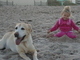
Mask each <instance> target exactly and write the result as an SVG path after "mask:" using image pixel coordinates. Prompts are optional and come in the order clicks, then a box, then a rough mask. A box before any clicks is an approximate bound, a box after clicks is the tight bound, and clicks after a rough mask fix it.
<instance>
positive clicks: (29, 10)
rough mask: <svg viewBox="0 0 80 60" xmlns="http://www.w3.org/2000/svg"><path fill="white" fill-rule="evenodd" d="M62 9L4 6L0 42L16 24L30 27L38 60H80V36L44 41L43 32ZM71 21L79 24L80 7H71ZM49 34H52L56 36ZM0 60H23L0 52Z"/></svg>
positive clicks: (55, 7) (11, 54) (54, 7)
mask: <svg viewBox="0 0 80 60" xmlns="http://www.w3.org/2000/svg"><path fill="white" fill-rule="evenodd" d="M63 7H64V6H13V7H12V6H3V7H0V38H2V36H3V35H4V34H5V33H6V32H8V31H13V30H14V27H15V24H16V23H19V22H25V23H29V24H31V25H32V27H33V32H32V38H33V42H34V45H35V47H36V49H37V50H39V51H38V59H39V60H80V34H79V33H77V32H76V31H74V32H76V34H77V35H78V38H77V39H70V38H68V37H67V36H63V37H61V38H57V37H52V38H46V34H47V33H46V32H47V30H48V29H50V28H51V27H52V26H53V25H54V24H55V22H56V20H57V19H58V18H60V12H61V10H62V9H63ZM71 8H72V14H73V16H74V18H73V19H74V21H75V22H77V21H79V20H80V6H71ZM56 32H57V31H55V32H52V33H56ZM0 60H23V59H22V58H21V57H20V56H19V55H18V54H16V53H14V52H12V51H10V50H7V49H6V50H4V51H1V50H0Z"/></svg>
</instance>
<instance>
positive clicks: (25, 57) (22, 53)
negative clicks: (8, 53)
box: [19, 52, 31, 60]
mask: <svg viewBox="0 0 80 60" xmlns="http://www.w3.org/2000/svg"><path fill="white" fill-rule="evenodd" d="M19 55H20V56H21V57H22V58H23V59H25V60H31V59H30V58H29V57H27V56H26V54H25V53H24V52H20V53H19Z"/></svg>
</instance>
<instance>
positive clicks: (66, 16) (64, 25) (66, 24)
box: [47, 6, 80, 38]
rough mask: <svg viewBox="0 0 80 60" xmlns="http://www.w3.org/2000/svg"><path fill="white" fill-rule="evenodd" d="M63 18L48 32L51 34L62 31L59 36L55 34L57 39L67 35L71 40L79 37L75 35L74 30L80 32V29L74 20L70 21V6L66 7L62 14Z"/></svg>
mask: <svg viewBox="0 0 80 60" xmlns="http://www.w3.org/2000/svg"><path fill="white" fill-rule="evenodd" d="M61 16H62V17H61V18H60V19H59V20H58V21H57V22H56V24H55V25H54V26H53V27H52V28H51V29H50V30H49V31H48V32H47V33H50V32H52V31H55V30H57V29H58V28H59V29H60V32H58V33H57V34H54V36H56V37H62V36H63V35H67V36H68V37H70V38H76V37H77V36H76V35H75V34H74V32H73V31H72V29H74V30H76V31H78V32H80V30H79V27H77V26H76V25H75V23H74V22H73V20H72V19H70V16H71V9H70V6H65V7H64V9H63V10H62V12H61Z"/></svg>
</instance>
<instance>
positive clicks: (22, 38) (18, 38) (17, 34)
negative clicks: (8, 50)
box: [14, 32, 26, 45]
mask: <svg viewBox="0 0 80 60" xmlns="http://www.w3.org/2000/svg"><path fill="white" fill-rule="evenodd" d="M14 36H15V37H16V41H15V43H16V45H19V44H20V43H21V41H23V40H24V38H25V36H26V35H24V36H23V37H19V33H18V32H16V33H15V34H14Z"/></svg>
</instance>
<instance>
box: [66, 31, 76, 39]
mask: <svg viewBox="0 0 80 60" xmlns="http://www.w3.org/2000/svg"><path fill="white" fill-rule="evenodd" d="M66 35H67V36H68V37H70V38H76V37H77V36H76V35H75V34H74V32H72V31H70V32H67V33H66Z"/></svg>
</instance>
